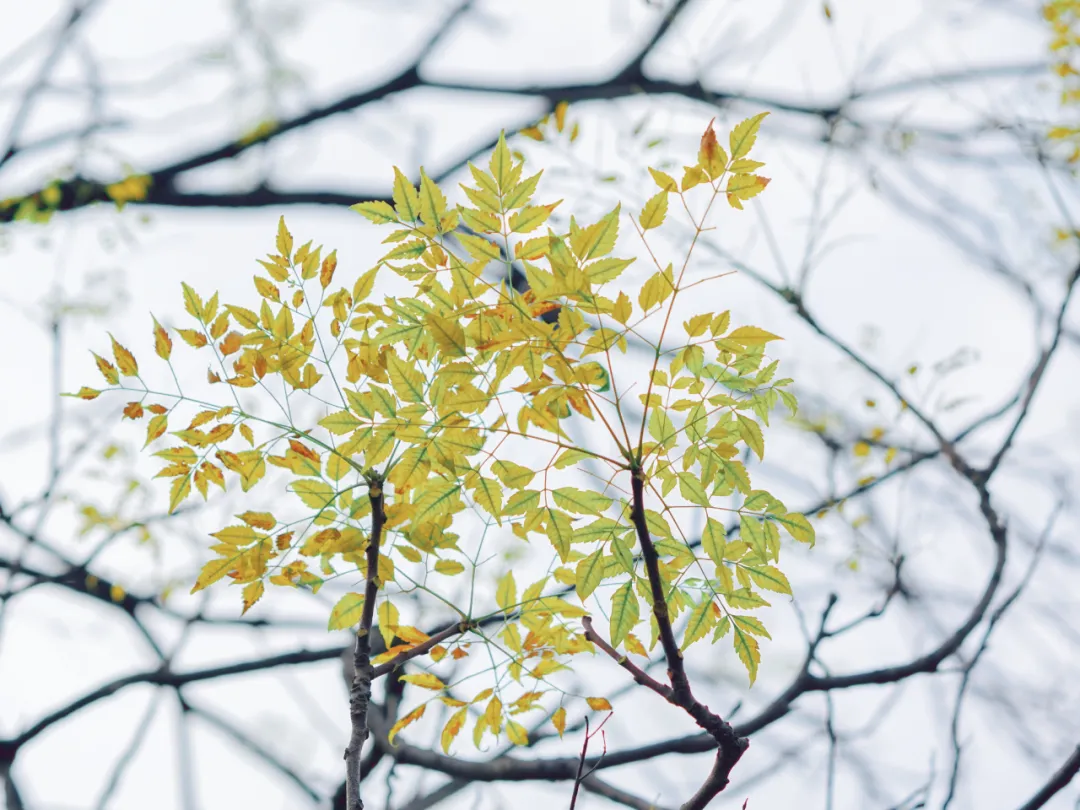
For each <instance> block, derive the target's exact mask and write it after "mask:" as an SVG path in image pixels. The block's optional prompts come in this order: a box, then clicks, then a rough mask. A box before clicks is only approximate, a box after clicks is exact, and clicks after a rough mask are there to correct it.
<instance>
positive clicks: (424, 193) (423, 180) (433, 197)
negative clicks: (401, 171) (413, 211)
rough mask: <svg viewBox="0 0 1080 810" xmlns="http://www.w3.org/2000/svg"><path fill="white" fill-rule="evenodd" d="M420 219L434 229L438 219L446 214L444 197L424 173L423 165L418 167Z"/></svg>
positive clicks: (436, 227) (437, 224)
mask: <svg viewBox="0 0 1080 810" xmlns="http://www.w3.org/2000/svg"><path fill="white" fill-rule="evenodd" d="M419 197H420V219H422V220H423V221H424V224H426V225H431V226H432V227H434V228H435V229H436V230H438V228H439V222H440V220H441V219H442V218H443V217H444V216H445V215H446V197H445V196H444V195H443V193H442V191H441V190H440V189H439V187H438V186H437V185H436V184H435V182H434V181H433V180H432V179H431V178H430V177H428V176H427V174H425V173H424V167H423V166H421V167H420V194H419Z"/></svg>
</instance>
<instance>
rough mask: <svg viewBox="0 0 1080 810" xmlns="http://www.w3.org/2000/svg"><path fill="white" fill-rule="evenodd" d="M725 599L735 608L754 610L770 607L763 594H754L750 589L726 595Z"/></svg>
mask: <svg viewBox="0 0 1080 810" xmlns="http://www.w3.org/2000/svg"><path fill="white" fill-rule="evenodd" d="M724 599H726V600H727V603H728V604H729V605H731V607H733V608H740V609H745V610H752V609H753V608H759V607H770V605H769V603H768V602H766V601H765V599H763V598H762V596H761V594H758V593H754V592H753V591H752V590H750V589H749V588H739V589H738V590H736V591H732V592H731V593H728V594H725V595H724Z"/></svg>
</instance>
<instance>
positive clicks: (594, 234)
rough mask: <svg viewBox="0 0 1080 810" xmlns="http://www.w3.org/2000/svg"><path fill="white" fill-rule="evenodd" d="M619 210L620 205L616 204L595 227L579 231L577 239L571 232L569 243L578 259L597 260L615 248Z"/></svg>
mask: <svg viewBox="0 0 1080 810" xmlns="http://www.w3.org/2000/svg"><path fill="white" fill-rule="evenodd" d="M621 210H622V203H618V204H617V205H616V206H615V208H614V209H612V210H611V211H610V212H609V213H607V214H606V215H604V217H603V218H602V219H601V220H600V221H599V222H597V223H596V224H595V225H590V226H589V227H588V228H585V229H584V230H583V231H579V236H578V237H577V238H574V235H573V232H572V231H571V238H570V243H571V246H572V247H573V249H574V253H576V254H577V255H578V257H579V258H581V259H583V260H588V259H598V258H600V257H601V256H606V255H607V254H609V253H610V252H611V250H612V248H614V247H615V239H616V238H617V237H618V235H619V211H621Z"/></svg>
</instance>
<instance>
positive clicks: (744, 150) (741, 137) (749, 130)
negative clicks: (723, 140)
mask: <svg viewBox="0 0 1080 810" xmlns="http://www.w3.org/2000/svg"><path fill="white" fill-rule="evenodd" d="M766 115H768V113H767V112H763V113H758V114H757V115H755V116H753V117H751V118H747V119H746V120H745V121H742V122H740V123H739V124H737V125H736V126H735V128H734V129H733V130H731V137H730V138H729V139H728V145H729V146H730V147H731V159H732V160H738V159H739V158H741V157H746V156H747V155H748V154H749V153H750V150H751V149H752V148H753V146H754V141H755V140H757V133H758V129H760V128H761V122H762V120H763V119H764V118H765V116H766Z"/></svg>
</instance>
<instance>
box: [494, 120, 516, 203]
mask: <svg viewBox="0 0 1080 810" xmlns="http://www.w3.org/2000/svg"><path fill="white" fill-rule="evenodd" d="M488 169H489V170H490V171H491V176H492V177H494V178H495V182H496V183H497V184H498V187H499V191H500V192H503V193H505V192H507V191H509V190H510V186H511V185H512V183H511V176H512V175H511V173H512V170H513V159H512V158H511V156H510V149H509V148H508V147H507V146H506V133H505V132H500V133H499V142H498V143H497V144H495V149H494V151H493V152H492V153H491V159H490V160H489V161H488Z"/></svg>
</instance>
